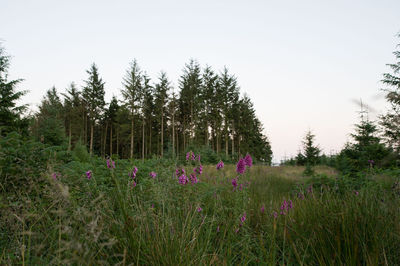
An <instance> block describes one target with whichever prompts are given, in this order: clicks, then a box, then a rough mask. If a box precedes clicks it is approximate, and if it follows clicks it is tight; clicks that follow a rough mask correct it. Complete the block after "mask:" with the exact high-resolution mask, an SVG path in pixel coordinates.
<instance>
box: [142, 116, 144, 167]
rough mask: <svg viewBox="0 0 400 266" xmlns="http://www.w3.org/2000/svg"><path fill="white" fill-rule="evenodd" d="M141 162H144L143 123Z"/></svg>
mask: <svg viewBox="0 0 400 266" xmlns="http://www.w3.org/2000/svg"><path fill="white" fill-rule="evenodd" d="M142 132H143V134H142V162H144V121H143V123H142Z"/></svg>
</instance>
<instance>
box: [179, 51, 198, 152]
mask: <svg viewBox="0 0 400 266" xmlns="http://www.w3.org/2000/svg"><path fill="white" fill-rule="evenodd" d="M201 83H202V80H201V75H200V65H199V63H198V62H197V61H195V60H194V59H191V60H190V61H189V63H188V64H186V65H185V68H184V69H183V75H182V76H181V78H180V80H179V87H180V89H181V91H180V95H179V112H180V117H181V119H182V120H181V121H182V125H183V128H182V133H183V149H185V148H186V146H187V144H192V141H193V139H194V137H195V127H196V125H197V124H198V112H199V110H200V101H199V100H198V97H199V95H200V90H201Z"/></svg>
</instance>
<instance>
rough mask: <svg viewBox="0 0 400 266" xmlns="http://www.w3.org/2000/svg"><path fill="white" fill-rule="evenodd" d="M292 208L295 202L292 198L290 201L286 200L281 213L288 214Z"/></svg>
mask: <svg viewBox="0 0 400 266" xmlns="http://www.w3.org/2000/svg"><path fill="white" fill-rule="evenodd" d="M292 208H293V202H292V201H291V200H289V201H286V200H284V201H283V203H282V205H281V215H286V213H287V212H289V210H290V209H292Z"/></svg>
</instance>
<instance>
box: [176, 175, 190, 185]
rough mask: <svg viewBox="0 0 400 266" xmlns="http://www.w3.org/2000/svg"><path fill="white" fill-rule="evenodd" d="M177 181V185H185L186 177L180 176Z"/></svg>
mask: <svg viewBox="0 0 400 266" xmlns="http://www.w3.org/2000/svg"><path fill="white" fill-rule="evenodd" d="M178 181H179V184H181V185H185V184H186V183H187V182H188V180H187V177H186V176H185V174H182V175H181V176H180V177H179V178H178Z"/></svg>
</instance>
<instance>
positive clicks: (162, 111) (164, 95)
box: [154, 72, 171, 157]
mask: <svg viewBox="0 0 400 266" xmlns="http://www.w3.org/2000/svg"><path fill="white" fill-rule="evenodd" d="M170 88H171V83H170V81H169V80H168V77H167V74H166V73H165V72H161V73H160V77H159V80H158V83H157V84H156V85H155V89H154V97H155V113H156V119H157V120H158V122H159V125H160V126H159V127H157V130H159V132H160V143H159V145H160V156H161V157H163V152H164V148H165V147H164V133H165V123H166V121H165V118H166V117H165V115H166V108H167V104H168V91H169V90H170Z"/></svg>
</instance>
